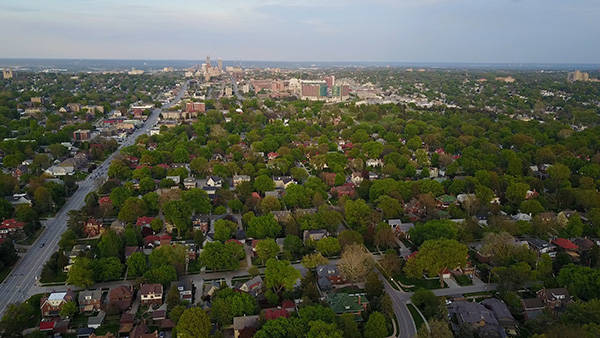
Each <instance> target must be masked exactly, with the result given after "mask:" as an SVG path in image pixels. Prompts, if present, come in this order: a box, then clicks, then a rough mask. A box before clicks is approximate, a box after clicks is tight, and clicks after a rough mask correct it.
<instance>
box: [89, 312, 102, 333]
mask: <svg viewBox="0 0 600 338" xmlns="http://www.w3.org/2000/svg"><path fill="white" fill-rule="evenodd" d="M104 317H106V312H104V311H100V312H98V314H97V315H95V316H91V317H88V327H89V328H91V329H97V328H99V327H100V326H102V323H103V322H104Z"/></svg>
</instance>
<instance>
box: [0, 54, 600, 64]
mask: <svg viewBox="0 0 600 338" xmlns="http://www.w3.org/2000/svg"><path fill="white" fill-rule="evenodd" d="M211 59H212V56H211ZM0 60H69V61H76V60H86V61H87V60H89V61H193V62H195V61H205V58H200V59H184V58H182V59H177V58H174V59H169V58H147V59H142V58H94V57H0ZM217 60H222V61H228V62H285V63H347V64H352V63H379V64H385V63H396V64H398V63H402V64H481V65H485V64H509V65H587V66H600V62H599V63H591V62H533V61H391V60H386V61H366V60H363V61H358V60H334V61H332V60H267V59H264V60H260V59H225V58H222V59H221V58H215V59H213V60H211V61H217Z"/></svg>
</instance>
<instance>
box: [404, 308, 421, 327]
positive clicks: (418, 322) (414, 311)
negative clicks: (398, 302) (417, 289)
mask: <svg viewBox="0 0 600 338" xmlns="http://www.w3.org/2000/svg"><path fill="white" fill-rule="evenodd" d="M406 307H408V311H410V315H411V316H412V319H413V321H414V322H415V326H416V328H417V330H418V329H419V328H420V327H421V325H423V323H424V321H423V317H421V315H420V314H419V312H418V311H417V308H416V307H415V306H414V305H413V304H406Z"/></svg>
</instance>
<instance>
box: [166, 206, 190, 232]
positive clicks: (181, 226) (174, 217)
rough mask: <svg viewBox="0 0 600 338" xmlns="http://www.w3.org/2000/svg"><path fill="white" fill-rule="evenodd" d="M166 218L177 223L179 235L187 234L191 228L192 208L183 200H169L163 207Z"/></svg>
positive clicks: (174, 223)
mask: <svg viewBox="0 0 600 338" xmlns="http://www.w3.org/2000/svg"><path fill="white" fill-rule="evenodd" d="M163 213H164V215H165V219H166V220H167V221H168V222H169V223H171V224H173V225H175V227H176V228H177V232H178V233H179V235H181V234H185V233H186V231H187V230H188V229H189V228H190V225H191V217H192V210H191V209H190V207H189V205H188V204H187V203H185V202H183V201H169V202H167V203H166V204H165V205H164V207H163Z"/></svg>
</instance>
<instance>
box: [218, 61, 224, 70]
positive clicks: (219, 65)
mask: <svg viewBox="0 0 600 338" xmlns="http://www.w3.org/2000/svg"><path fill="white" fill-rule="evenodd" d="M217 65H218V67H219V70H223V60H221V59H219V60H218V61H217Z"/></svg>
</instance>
